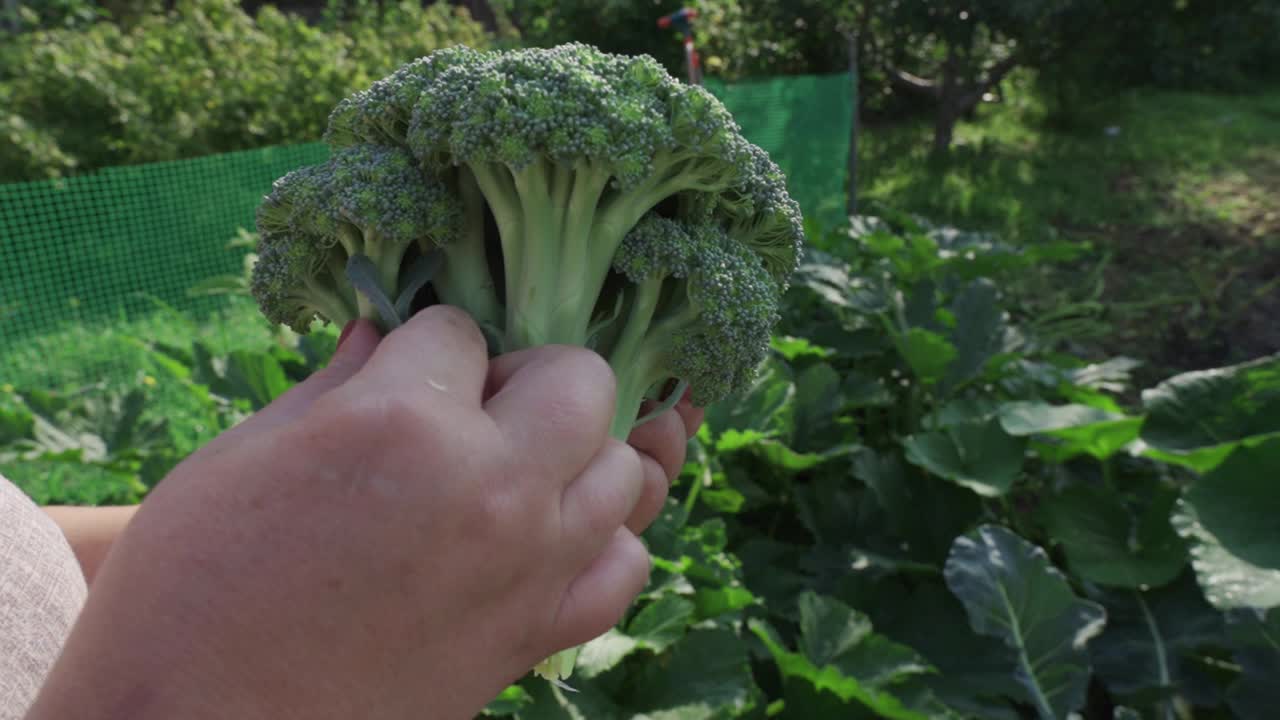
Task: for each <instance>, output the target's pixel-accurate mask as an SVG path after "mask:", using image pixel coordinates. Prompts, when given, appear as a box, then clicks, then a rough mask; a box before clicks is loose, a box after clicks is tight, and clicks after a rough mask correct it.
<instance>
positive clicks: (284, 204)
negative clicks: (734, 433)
mask: <svg viewBox="0 0 1280 720" xmlns="http://www.w3.org/2000/svg"><path fill="white" fill-rule="evenodd" d="M325 139H326V141H327V142H328V143H329V145H330V146H331V147H332V148H333V151H334V152H333V156H332V157H331V159H330V160H329V161H328V162H326V163H324V164H321V165H317V166H313V167H307V168H303V169H300V170H298V171H295V172H293V173H290V174H289V175H286V176H285V177H284V178H282V179H280V180H279V181H277V183H276V185H275V187H274V188H273V190H272V192H271V194H270V195H269V196H268V197H267V198H266V200H265V201H264V202H263V204H262V207H261V209H260V212H259V214H258V228H259V231H260V233H261V236H262V240H261V245H260V249H259V255H260V257H259V261H258V264H257V265H256V267H255V269H254V277H253V283H252V286H253V292H254V295H255V296H256V297H257V299H258V301H259V303H260V305H261V307H262V310H263V313H264V314H265V315H266V316H267V317H268V318H270V319H271V320H273V321H275V322H279V323H283V324H287V325H288V326H290V327H292V328H294V329H295V330H297V331H299V332H306V331H307V329H308V328H309V327H310V326H311V324H312V323H313V322H315V321H317V320H320V321H328V322H332V323H345V322H346V321H348V320H349V319H351V318H354V317H357V316H359V317H366V318H369V319H371V320H374V321H375V322H377V323H379V324H380V325H381V326H382V328H383V329H384V330H391V329H393V328H394V327H395V326H396V325H397V324H398V323H400V322H402V321H403V320H404V319H405V318H406V317H407V316H408V314H409V313H410V312H412V310H413V309H414V308H416V307H420V306H422V305H423V304H430V303H434V302H439V303H447V304H451V305H456V306H458V307H461V308H463V309H464V310H466V311H468V312H469V313H470V314H471V315H472V316H473V317H474V318H475V319H476V321H477V323H478V324H479V325H480V326H481V327H482V328H484V329H485V331H486V333H487V334H488V335H489V337H490V341H491V345H492V347H491V350H492V351H493V352H494V353H501V352H508V351H513V350H519V349H522V348H527V347H532V346H537V345H542V344H548V343H558V344H570V345H579V346H585V347H590V348H592V349H594V350H595V351H596V352H598V353H600V354H601V355H602V356H603V357H604V358H606V359H607V360H608V361H609V363H610V365H611V366H612V368H613V370H614V372H615V374H616V376H617V378H618V393H617V395H618V397H617V415H616V418H615V421H614V423H613V427H612V429H611V432H612V434H613V436H614V437H617V438H619V439H625V438H626V437H627V435H628V434H629V433H630V432H631V430H632V428H634V427H635V426H636V425H637V424H638V423H640V422H644V421H645V420H646V419H647V418H649V417H652V416H654V415H655V414H656V413H657V412H660V411H661V410H663V409H665V408H666V407H668V406H669V405H670V404H673V403H674V402H675V401H676V400H677V399H679V397H680V396H681V395H682V394H683V393H684V389H685V388H686V387H688V388H691V393H692V399H693V401H694V402H695V403H697V404H700V405H706V404H709V403H712V402H715V401H716V400H718V399H720V398H723V397H725V396H726V395H728V394H730V393H732V392H734V391H735V390H736V389H738V388H742V387H744V386H745V385H746V384H748V382H749V381H750V380H751V379H752V377H753V374H754V372H755V369H756V368H757V366H758V365H759V364H760V363H761V361H762V360H763V359H764V358H765V356H766V354H767V353H768V348H769V337H770V334H771V332H772V329H773V327H774V325H775V323H776V322H777V320H778V315H779V313H778V306H779V301H780V298H781V296H782V294H783V292H785V290H786V288H787V284H788V282H789V278H790V275H791V274H792V272H793V271H794V270H795V268H796V265H797V263H798V261H799V255H800V253H801V249H802V246H803V242H804V236H803V230H802V219H801V216H800V212H799V208H798V206H797V205H796V203H795V202H794V201H793V200H792V199H791V197H790V196H789V195H788V193H787V190H786V181H785V178H784V177H783V174H782V172H781V171H780V170H779V169H778V167H777V166H776V165H775V164H774V163H773V162H772V161H771V160H770V159H769V157H768V155H767V154H766V153H765V152H764V151H763V150H761V149H760V148H758V147H757V146H755V145H752V144H751V143H750V142H748V141H747V140H746V139H745V138H743V137H742V134H741V131H740V128H739V127H738V125H737V123H736V122H734V120H733V117H732V116H731V115H730V114H729V112H728V111H727V110H726V109H725V107H724V106H723V105H722V104H721V103H720V102H719V101H718V100H717V99H716V98H715V97H713V96H712V95H711V94H709V93H708V92H707V91H706V90H704V89H703V88H701V87H695V86H689V85H686V84H683V83H681V82H679V81H678V80H676V79H674V78H672V77H671V76H670V75H669V74H668V73H667V72H666V71H665V70H664V69H663V68H662V67H661V66H660V65H659V64H658V63H657V62H656V61H655V60H653V59H652V58H650V57H647V56H641V57H624V56H618V55H610V54H607V53H603V52H600V51H599V50H597V49H595V48H592V47H589V46H586V45H581V44H570V45H563V46H560V47H556V48H551V49H522V50H510V51H478V50H473V49H469V48H465V47H455V48H450V49H447V50H442V51H439V52H436V53H433V54H432V55H429V56H426V57H423V58H420V59H418V60H416V61H414V62H411V63H409V64H407V65H405V66H403V67H401V68H400V69H399V70H397V71H396V72H394V73H393V74H392V75H390V76H389V77H387V78H385V79H383V80H380V81H378V82H376V83H374V84H373V85H372V86H371V87H370V88H368V89H367V90H364V91H361V92H359V93H356V94H355V95H353V96H351V97H350V98H347V99H346V100H344V101H342V103H340V104H339V105H338V107H337V108H335V110H334V112H333V113H332V115H331V116H330V118H329V127H328V131H327V133H326V137H325ZM672 388H674V389H672ZM664 393H665V395H664ZM646 399H651V400H654V401H656V404H657V407H656V408H655V409H654V410H653V411H651V412H650V413H648V414H647V415H645V416H643V417H642V416H641V415H640V411H641V408H642V405H643V404H644V401H645V400H646ZM573 658H574V653H572V652H570V653H566V654H562V655H560V656H557V657H556V658H553V659H551V660H549V661H548V662H546V663H544V664H543V665H541V666H539V668H538V672H539V674H541V675H543V676H545V677H549V678H551V679H553V680H561V679H563V678H565V677H567V676H568V674H569V672H570V671H571V670H572V667H573Z"/></svg>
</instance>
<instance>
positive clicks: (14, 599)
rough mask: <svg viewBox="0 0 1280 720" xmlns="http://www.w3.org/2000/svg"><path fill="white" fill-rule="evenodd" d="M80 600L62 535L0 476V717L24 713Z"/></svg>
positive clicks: (78, 580) (81, 587)
mask: <svg viewBox="0 0 1280 720" xmlns="http://www.w3.org/2000/svg"><path fill="white" fill-rule="evenodd" d="M87 595H88V588H87V587H86V585H85V580H84V575H83V574H82V573H81V570H80V564H79V563H78V562H77V561H76V557H75V554H74V553H73V552H72V550H71V546H70V545H69V544H68V543H67V540H66V538H65V537H63V535H62V531H61V530H59V529H58V526H57V525H56V524H54V522H53V520H52V519H50V518H49V517H48V516H47V515H45V513H44V512H42V511H41V510H40V508H39V507H37V506H36V504H35V503H33V502H32V501H31V500H30V498H28V497H27V496H26V495H25V494H24V493H23V492H22V491H21V490H19V489H18V488H17V487H15V486H14V485H13V484H12V483H10V482H9V481H8V480H6V479H5V478H4V477H3V476H0V720H18V719H19V718H21V717H22V716H23V715H24V714H26V711H27V709H28V708H29V707H30V706H31V703H32V702H33V701H34V700H35V697H36V693H37V692H38V691H39V689H40V686H41V684H42V683H43V682H44V678H45V676H46V675H47V674H48V672H49V670H50V669H51V668H52V667H53V662H54V660H56V659H57V657H58V653H59V652H60V651H61V650H62V644H63V642H64V641H65V640H66V637H67V634H68V633H70V632H71V626H72V624H73V623H74V622H75V620H76V616H77V615H78V614H79V613H80V609H81V608H82V607H83V606H84V602H85V598H86V597H87Z"/></svg>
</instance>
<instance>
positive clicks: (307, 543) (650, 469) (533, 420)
mask: <svg viewBox="0 0 1280 720" xmlns="http://www.w3.org/2000/svg"><path fill="white" fill-rule="evenodd" d="M612 413H613V377H612V373H611V372H610V371H609V369H608V367H607V365H606V364H605V363H604V362H603V360H601V359H600V358H599V357H598V356H596V355H594V354H592V353H589V352H588V351H585V350H582V349H573V348H555V347H548V348H537V349H534V350H529V351H524V352H521V353H515V354H512V355H508V356H504V357H501V358H497V359H495V360H494V361H493V362H492V364H491V363H490V362H489V361H488V359H487V357H486V354H485V349H484V342H483V338H482V337H481V335H480V333H479V331H478V330H477V329H476V328H475V326H474V324H473V323H472V322H471V321H470V319H469V318H466V317H465V316H464V315H463V314H462V313H460V312H458V311H456V310H452V309H449V308H431V309H428V310H426V311H424V312H422V313H419V314H418V315H416V316H415V317H414V318H413V319H412V320H410V322H409V323H408V324H406V325H405V326H404V327H403V328H401V329H400V330H397V331H396V332H395V333H392V334H391V335H390V336H388V337H387V338H386V339H384V340H382V341H381V343H379V342H378V339H377V337H376V334H375V333H373V331H372V328H370V327H369V326H367V325H365V326H358V327H357V328H356V330H355V331H354V332H352V334H351V336H350V337H348V338H347V340H346V342H345V343H344V345H343V347H342V350H341V352H340V353H339V354H338V356H337V357H335V359H334V361H333V362H332V363H331V365H330V367H329V368H326V369H325V370H324V371H322V372H320V373H318V374H317V375H316V376H313V377H312V378H310V379H308V381H307V382H305V383H302V384H301V385H299V386H298V387H297V388H295V389H294V390H293V391H291V392H290V393H288V394H287V395H286V396H285V397H282V398H281V399H280V400H279V401H278V402H277V403H274V404H273V405H272V406H271V407H269V408H267V409H265V410H264V411H263V412H261V413H259V414H258V415H255V416H254V417H253V418H251V419H250V420H248V421H246V422H245V423H243V424H242V425H240V426H238V427H237V428H235V429H234V430H233V431H231V432H229V433H225V434H224V435H223V436H222V437H220V438H218V440H216V441H215V442H213V443H210V445H209V446H207V447H206V448H205V449H203V450H202V451H200V452H199V453H196V454H195V455H193V456H192V457H191V458H189V459H188V461H187V462H184V463H183V465H182V466H180V467H179V468H178V469H176V470H175V471H174V473H173V474H172V475H171V476H170V477H169V478H167V479H166V480H165V481H164V482H163V483H162V484H161V485H160V486H159V487H158V488H157V489H156V490H155V491H154V492H153V493H152V495H151V496H150V497H149V498H148V500H147V501H146V503H145V504H144V506H143V508H142V510H141V511H140V512H139V513H138V515H137V516H136V517H135V518H134V520H133V522H132V524H131V525H130V528H129V530H128V531H126V533H125V534H124V536H123V537H122V538H121V539H120V540H119V541H118V543H117V546H116V547H115V548H114V549H113V551H112V554H111V555H110V556H109V557H108V559H107V562H106V565H105V566H104V568H103V570H102V572H101V574H100V575H99V578H98V581H97V584H96V585H95V588H94V591H93V593H92V594H91V597H90V600H89V603H88V605H87V606H86V608H85V611H84V613H83V615H82V618H81V621H80V623H79V625H78V626H77V628H76V630H75V631H74V632H73V634H72V636H71V638H70V639H69V641H68V644H67V648H66V650H65V651H64V655H63V658H62V659H61V660H60V662H59V664H58V666H57V667H56V668H55V670H54V673H53V675H52V676H51V678H50V681H49V683H48V684H47V686H46V688H45V692H44V693H43V694H42V696H41V699H40V701H39V702H38V703H37V707H36V709H35V710H34V711H33V713H32V715H31V717H32V718H42V717H68V718H72V717H75V718H78V717H102V716H106V717H118V716H127V717H131V718H140V719H142V718H148V717H153V716H165V717H170V716H181V717H185V718H200V717H237V718H246V719H250V718H257V717H271V718H291V717H306V718H328V717H334V718H339V717H341V718H347V717H362V718H400V717H418V716H421V714H422V713H423V712H424V711H429V712H430V713H431V715H432V717H438V718H455V717H456V718H466V717H471V716H472V715H474V714H475V712H476V711H478V710H479V708H480V707H482V706H483V704H484V703H485V702H486V701H487V700H488V699H490V698H491V697H493V695H495V694H496V693H497V692H498V691H499V690H501V688H502V687H503V686H504V685H505V684H507V683H508V682H510V681H512V680H514V679H516V678H518V677H519V676H521V675H522V674H524V673H525V672H526V671H527V670H528V669H529V668H530V667H531V666H532V665H533V664H535V663H536V662H538V661H539V660H541V659H543V658H544V657H547V656H549V655H551V654H553V653H554V652H556V651H557V650H560V649H562V648H565V647H570V646H573V645H577V644H581V643H583V642H585V641H587V640H589V639H591V638H592V637H595V636H596V635H598V634H600V633H602V632H604V631H605V630H607V629H608V628H609V627H611V626H612V625H613V624H614V623H615V622H616V621H617V619H618V618H619V617H620V615H621V614H622V612H623V611H624V610H625V608H626V607H627V605H628V604H629V603H630V601H631V599H632V598H633V597H634V595H635V594H636V593H637V592H639V591H640V590H641V589H642V588H643V586H644V584H645V582H646V580H647V575H648V567H649V563H648V556H647V553H646V552H645V550H644V548H643V546H642V545H641V544H640V543H639V541H638V540H637V539H636V536H635V533H636V532H638V531H639V530H640V529H642V528H643V527H644V526H646V525H647V524H648V523H649V522H650V521H651V520H652V518H653V516H654V515H656V513H657V511H658V509H660V507H661V504H662V500H663V498H664V497H665V492H666V482H667V481H668V480H669V478H670V477H671V476H672V475H673V474H674V472H675V471H678V468H679V464H680V463H681V462H682V459H683V440H684V438H685V437H687V434H688V433H689V432H691V430H690V429H689V426H688V425H687V424H686V423H692V427H693V428H695V429H696V423H697V422H698V421H699V418H698V417H697V413H696V411H693V410H692V409H690V408H688V407H687V406H686V407H684V408H683V409H682V411H681V412H677V413H667V414H666V415H664V416H663V417H662V418H659V419H658V420H655V421H652V422H651V423H648V424H646V425H645V426H642V427H641V428H639V429H638V430H637V431H636V433H635V434H633V436H632V438H631V440H632V443H633V444H634V445H635V447H637V448H640V449H642V450H644V452H643V453H637V452H636V451H635V449H633V448H631V447H628V446H627V445H624V444H622V443H619V442H616V441H613V440H611V439H609V438H608V437H607V429H608V426H609V420H610V417H611V415H612ZM676 446H678V447H676ZM624 523H625V525H624ZM76 697H80V698H86V697H91V698H96V701H95V703H96V706H97V707H98V708H100V709H101V712H88V711H86V707H87V706H85V705H78V704H75V703H74V698H76Z"/></svg>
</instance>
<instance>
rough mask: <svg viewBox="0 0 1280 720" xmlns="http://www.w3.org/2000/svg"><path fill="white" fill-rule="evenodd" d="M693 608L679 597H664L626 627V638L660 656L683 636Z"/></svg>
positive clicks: (650, 605)
mask: <svg viewBox="0 0 1280 720" xmlns="http://www.w3.org/2000/svg"><path fill="white" fill-rule="evenodd" d="M694 610H695V606H694V604H693V602H692V601H690V600H686V599H685V598H682V597H680V596H679V595H674V594H667V595H663V596H662V597H660V598H658V599H657V600H655V601H653V602H651V603H649V604H648V605H645V606H644V607H643V608H641V609H640V612H638V613H636V616H635V617H634V618H632V620H631V622H630V623H629V624H628V625H627V634H628V635H630V636H631V637H632V638H634V639H635V640H636V642H637V643H639V644H640V645H641V646H643V647H646V648H648V649H650V650H653V651H655V652H662V651H663V650H665V649H667V648H668V647H669V646H670V645H671V644H672V643H674V642H676V641H677V640H679V639H680V638H681V637H683V636H684V633H685V630H686V629H688V627H689V624H690V623H692V622H693V613H694Z"/></svg>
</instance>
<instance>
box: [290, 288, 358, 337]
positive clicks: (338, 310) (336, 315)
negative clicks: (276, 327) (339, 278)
mask: <svg viewBox="0 0 1280 720" xmlns="http://www.w3.org/2000/svg"><path fill="white" fill-rule="evenodd" d="M305 288H306V292H305V293H304V295H303V297H301V298H299V300H300V301H301V304H303V305H306V306H310V307H312V308H314V309H315V310H316V311H317V312H319V313H320V314H321V315H323V316H325V318H327V319H328V320H329V322H331V323H333V324H334V325H337V326H339V327H343V326H345V325H346V324H347V323H349V322H351V321H352V320H353V319H354V318H355V316H356V313H355V312H354V311H353V309H352V307H351V305H350V303H348V302H346V301H345V300H343V299H342V297H341V296H339V295H338V294H337V293H336V292H334V291H333V290H331V289H329V288H327V287H324V286H323V285H320V284H318V283H316V282H315V281H314V280H308V281H307V282H306V285H305ZM362 317H363V316H362Z"/></svg>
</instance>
